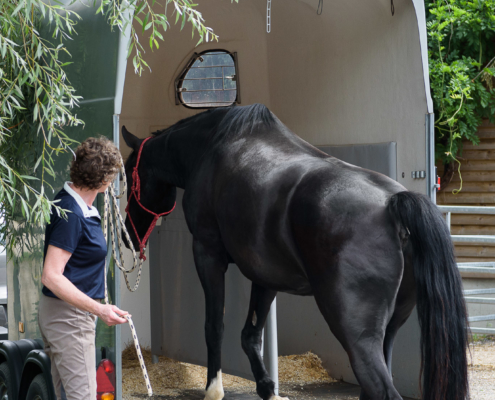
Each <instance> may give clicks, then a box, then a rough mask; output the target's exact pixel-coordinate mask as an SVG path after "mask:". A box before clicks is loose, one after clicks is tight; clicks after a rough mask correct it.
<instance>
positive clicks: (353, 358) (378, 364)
mask: <svg viewBox="0 0 495 400" xmlns="http://www.w3.org/2000/svg"><path fill="white" fill-rule="evenodd" d="M350 258H351V259H350V260H349V261H350V262H353V261H356V260H357V259H356V258H354V257H350ZM358 258H359V257H358ZM357 261H362V260H357ZM382 267H383V265H382ZM380 269H381V268H380ZM385 269H387V268H385ZM338 270H339V271H340V274H337V275H334V276H331V277H329V276H326V277H325V278H324V279H321V277H320V280H319V281H318V282H317V283H316V282H315V284H314V285H313V286H314V294H315V299H316V301H317V304H318V306H319V308H320V310H321V312H322V314H323V316H324V318H325V320H326V321H327V323H328V325H329V327H330V329H331V331H332V332H333V334H334V335H335V336H336V338H337V339H338V340H339V341H340V343H341V344H342V346H343V347H344V349H345V350H346V352H347V354H348V356H349V359H350V362H351V366H352V369H353V371H354V374H355V375H356V378H357V380H358V381H359V384H360V385H361V388H362V391H361V397H360V399H361V400H400V399H402V397H401V396H400V395H399V393H398V392H397V390H396V389H395V388H394V386H393V383H392V377H391V375H390V374H389V371H388V368H387V364H386V362H385V356H384V351H383V349H384V340H385V332H386V327H387V325H388V322H389V320H390V318H391V316H392V314H393V311H394V305H395V293H396V290H397V287H398V286H399V281H400V274H399V275H398V276H397V277H395V278H394V279H390V276H389V277H388V278H383V279H382V276H381V272H383V271H377V270H376V269H375V268H373V267H372V266H369V267H367V266H364V265H361V266H359V262H356V264H354V265H352V264H349V263H348V262H346V261H342V260H341V263H340V266H339V267H338Z"/></svg>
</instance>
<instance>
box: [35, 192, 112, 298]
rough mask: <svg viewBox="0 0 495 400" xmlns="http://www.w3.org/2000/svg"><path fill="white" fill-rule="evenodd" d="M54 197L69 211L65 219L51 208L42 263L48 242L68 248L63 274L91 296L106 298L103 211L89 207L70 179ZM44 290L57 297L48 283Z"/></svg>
mask: <svg viewBox="0 0 495 400" xmlns="http://www.w3.org/2000/svg"><path fill="white" fill-rule="evenodd" d="M55 200H60V201H59V202H57V205H58V206H59V207H61V208H63V209H64V210H69V211H70V212H67V213H66V215H67V219H64V218H63V217H61V216H59V215H58V214H57V211H56V210H55V209H54V208H52V212H51V215H50V223H49V224H48V225H47V227H46V231H45V250H44V256H43V264H44V258H45V257H46V251H47V249H48V245H50V244H51V245H52V246H55V247H58V248H61V249H63V250H67V251H68V252H70V253H72V256H71V257H70V259H69V261H68V262H67V264H66V266H65V269H64V276H65V277H66V278H67V279H68V280H69V281H71V282H72V283H73V284H74V285H75V286H76V287H77V288H78V289H79V290H80V291H81V292H83V293H85V294H87V295H88V296H89V297H91V298H92V299H103V298H104V297H105V280H104V279H105V276H104V274H105V257H106V255H107V245H106V243H105V237H104V236H103V231H102V229H101V218H100V215H99V213H98V211H97V210H96V208H95V207H88V206H87V205H86V203H85V202H84V200H83V199H82V198H81V197H80V196H79V195H78V194H77V193H76V192H74V190H72V188H71V187H70V186H69V185H68V184H67V183H66V184H65V186H64V189H62V190H61V191H60V192H58V194H57V195H56V196H55ZM42 292H43V294H44V295H46V296H50V297H55V298H56V297H57V296H55V294H53V293H52V291H51V290H50V289H48V288H47V287H45V286H43V290H42Z"/></svg>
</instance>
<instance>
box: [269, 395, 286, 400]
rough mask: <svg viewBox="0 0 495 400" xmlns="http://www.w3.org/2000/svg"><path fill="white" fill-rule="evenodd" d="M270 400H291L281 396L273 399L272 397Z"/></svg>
mask: <svg viewBox="0 0 495 400" xmlns="http://www.w3.org/2000/svg"><path fill="white" fill-rule="evenodd" d="M269 400H289V398H288V397H280V396H275V395H273V396H272V397H270V399H269Z"/></svg>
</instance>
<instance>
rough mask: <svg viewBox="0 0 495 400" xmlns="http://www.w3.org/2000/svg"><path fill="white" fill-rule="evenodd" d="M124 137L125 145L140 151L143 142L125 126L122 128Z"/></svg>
mask: <svg viewBox="0 0 495 400" xmlns="http://www.w3.org/2000/svg"><path fill="white" fill-rule="evenodd" d="M122 137H123V138H124V141H125V144H127V146H129V147H130V148H131V149H133V150H137V149H139V146H141V142H142V141H143V140H142V139H139V138H138V137H137V136H135V135H133V134H132V133H131V132H129V131H128V130H127V129H126V128H125V126H122Z"/></svg>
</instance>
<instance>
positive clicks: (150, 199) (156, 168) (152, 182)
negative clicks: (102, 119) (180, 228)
mask: <svg viewBox="0 0 495 400" xmlns="http://www.w3.org/2000/svg"><path fill="white" fill-rule="evenodd" d="M122 136H123V138H124V141H125V143H126V144H127V146H129V147H130V148H131V149H132V150H133V152H132V153H131V155H130V156H129V158H128V159H127V161H126V163H125V172H126V175H127V209H126V211H127V216H126V219H125V226H126V228H127V231H128V232H129V235H130V237H131V240H132V244H133V245H134V248H135V249H136V250H139V241H143V239H144V238H145V236H146V235H147V233H148V230H149V228H150V226H151V225H152V224H153V222H154V220H155V219H156V217H157V216H158V215H160V214H163V213H166V212H167V211H170V210H172V209H173V207H174V205H175V197H176V188H175V186H174V185H172V184H170V183H169V182H167V179H166V176H165V175H166V174H164V173H163V172H162V168H163V167H164V166H165V165H164V163H165V161H164V160H163V154H160V149H159V148H158V147H157V146H156V144H155V145H153V143H152V142H153V141H154V140H157V139H151V140H150V141H149V142H146V143H144V145H143V142H144V141H145V140H146V139H139V138H138V137H136V136H134V135H133V134H132V133H130V132H129V131H128V130H127V129H126V128H125V126H123V127H122ZM140 150H141V157H140V159H139V164H138V165H137V168H136V164H137V162H138V155H139V152H140ZM133 225H134V226H133ZM136 234H137V236H136ZM123 237H124V239H125V235H123ZM124 241H125V245H126V246H127V247H128V248H129V247H130V246H129V243H127V240H124Z"/></svg>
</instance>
